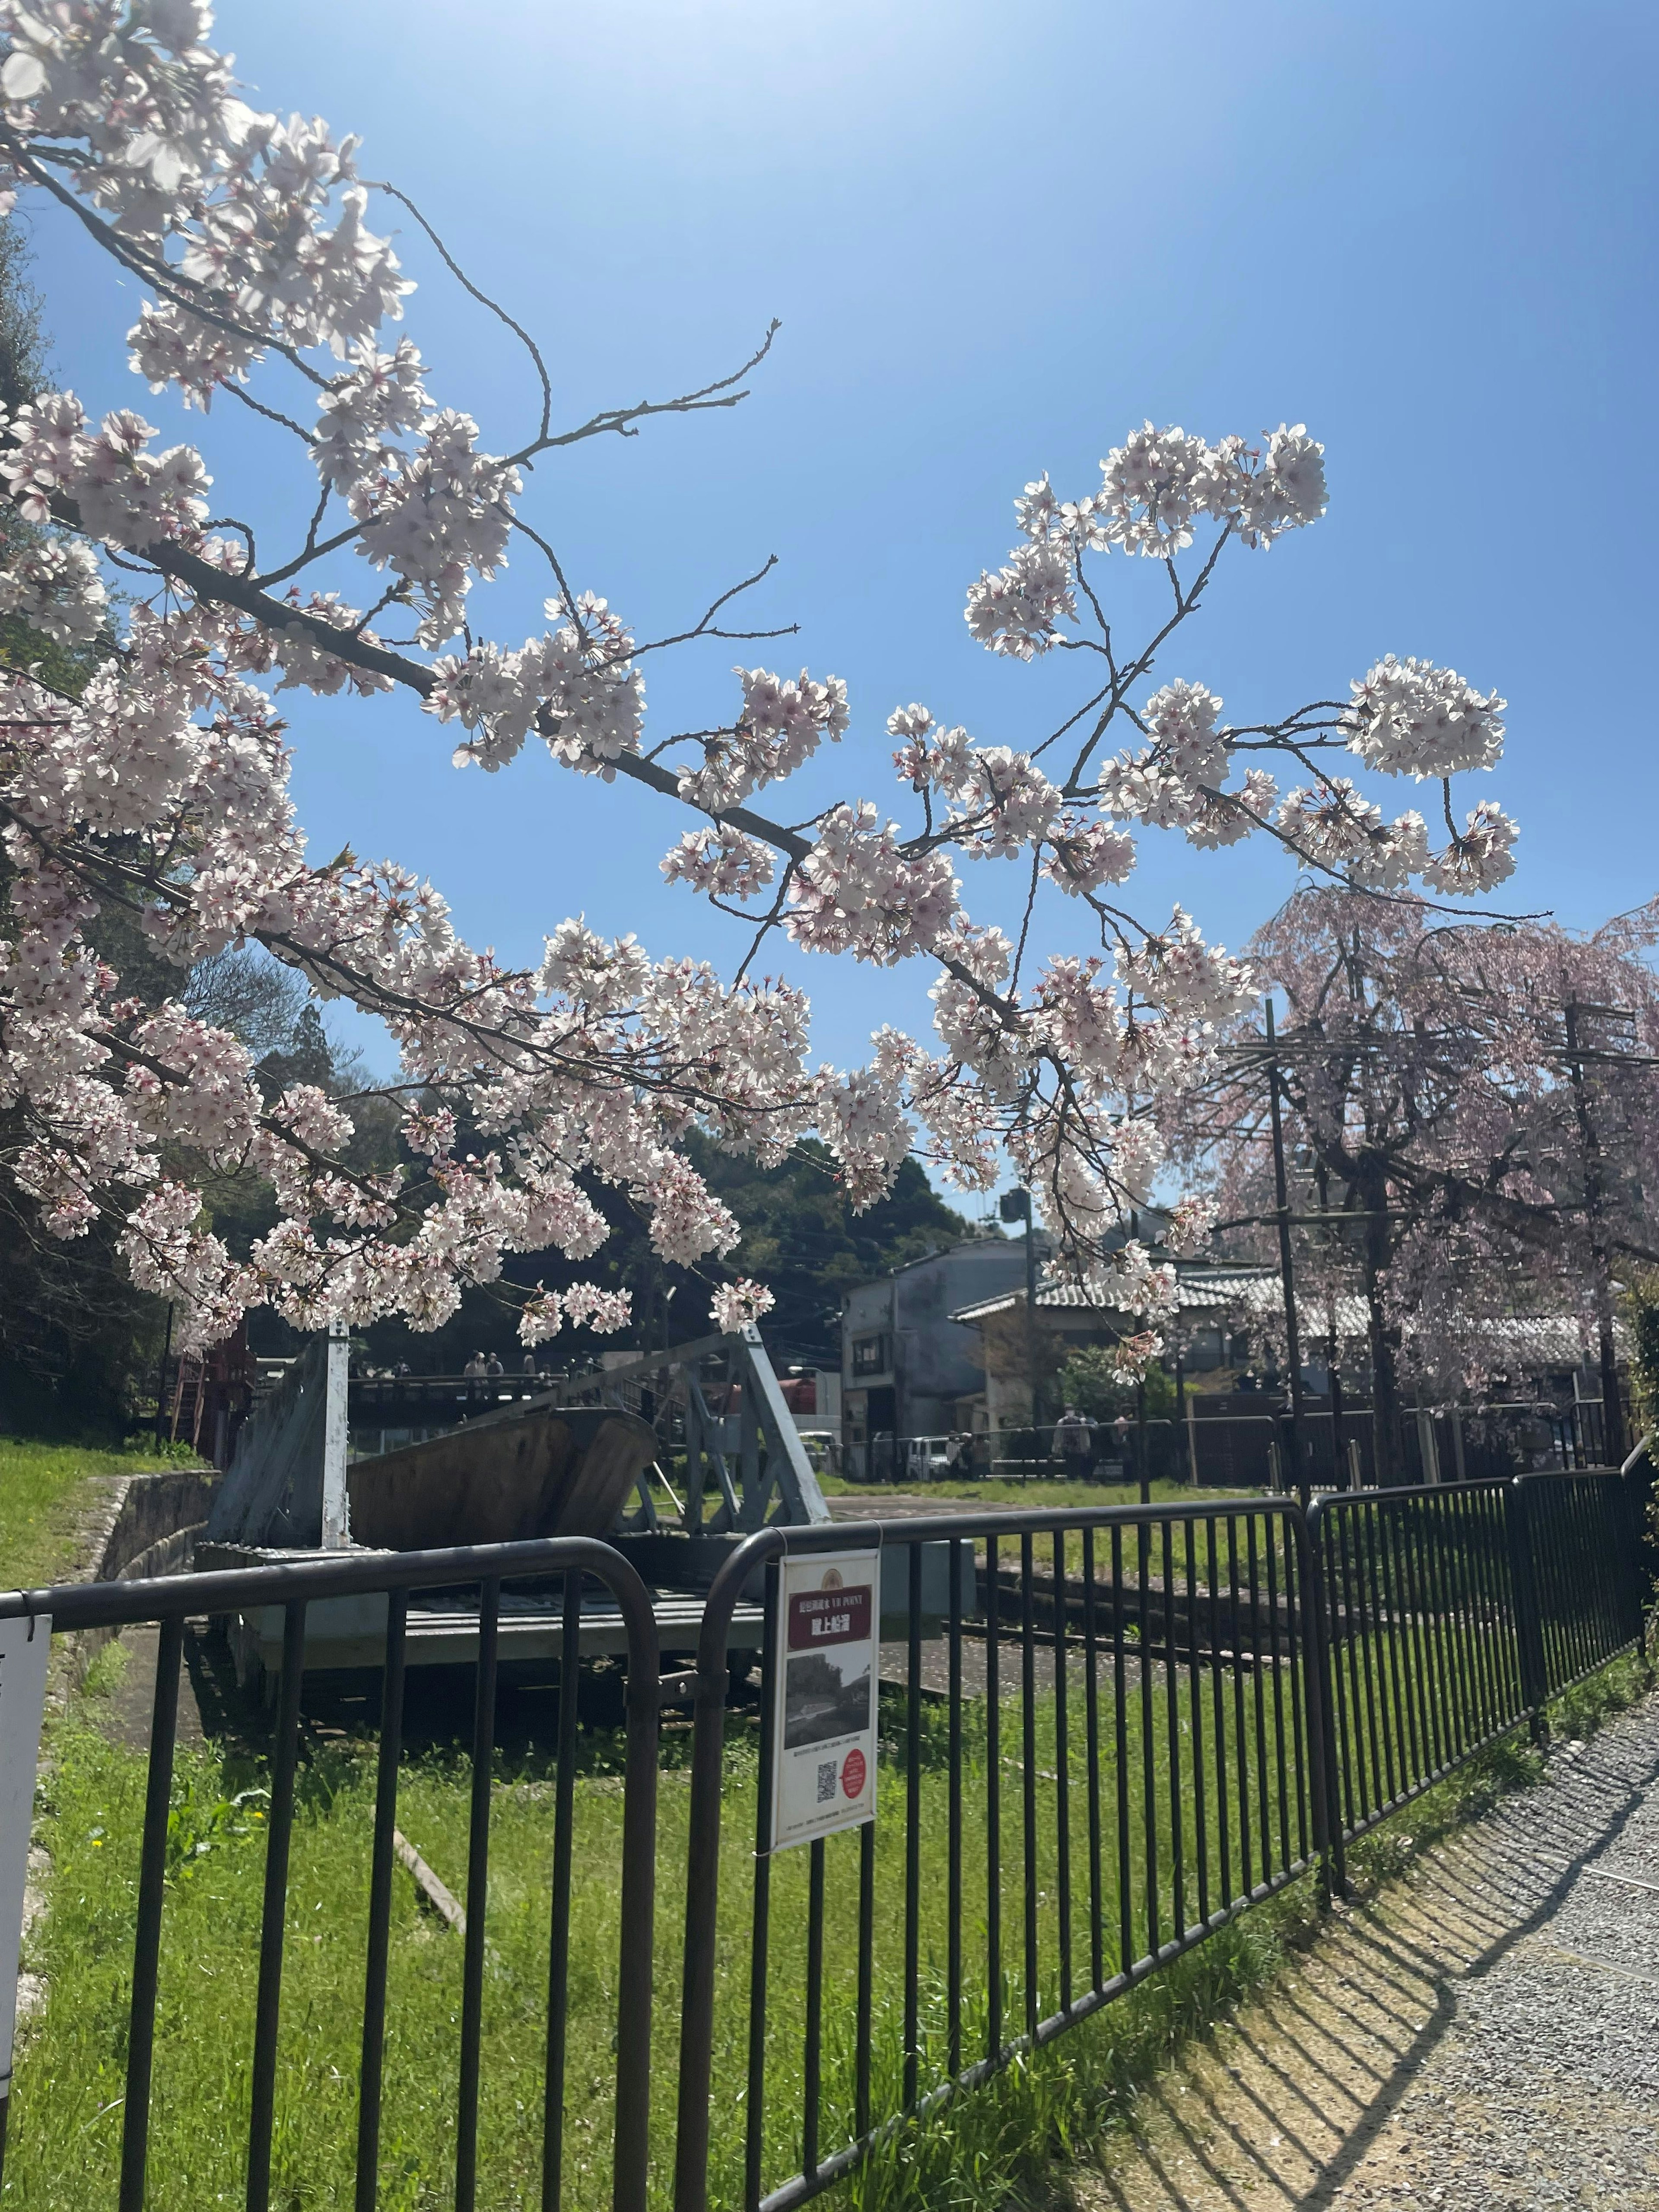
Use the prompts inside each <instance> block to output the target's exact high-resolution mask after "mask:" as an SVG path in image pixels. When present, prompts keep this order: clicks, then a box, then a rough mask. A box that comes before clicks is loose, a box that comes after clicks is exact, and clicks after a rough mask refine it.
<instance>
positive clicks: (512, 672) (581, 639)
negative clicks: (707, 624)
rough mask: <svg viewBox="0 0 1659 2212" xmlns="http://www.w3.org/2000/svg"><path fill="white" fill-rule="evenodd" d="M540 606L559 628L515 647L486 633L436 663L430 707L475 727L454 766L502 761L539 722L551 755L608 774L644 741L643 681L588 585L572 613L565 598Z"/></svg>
mask: <svg viewBox="0 0 1659 2212" xmlns="http://www.w3.org/2000/svg"><path fill="white" fill-rule="evenodd" d="M544 611H545V613H546V616H547V618H548V620H549V621H550V623H557V624H558V625H559V626H558V628H557V629H553V630H550V631H549V632H548V633H547V634H546V635H544V636H542V637H539V638H531V639H529V640H528V641H526V643H525V644H524V645H522V646H520V647H519V648H518V649H517V650H516V651H511V652H509V651H507V650H504V649H503V648H502V647H500V646H496V645H492V644H490V643H489V642H488V641H482V642H480V643H478V644H477V645H474V646H472V647H471V648H470V649H469V651H468V652H467V653H465V655H461V656H457V655H453V654H452V655H447V656H446V657H444V658H442V659H438V660H436V661H435V662H434V663H433V673H434V675H435V678H436V679H437V680H436V681H435V684H433V686H432V689H431V690H430V691H428V694H427V696H426V700H425V702H424V703H425V706H426V709H427V711H428V714H435V715H436V716H437V718H438V720H440V721H441V722H450V721H459V723H461V724H462V726H464V727H465V728H466V729H468V730H470V731H471V732H474V734H473V735H472V736H471V737H469V738H465V740H464V741H463V742H462V743H461V744H459V745H458V746H457V747H456V749H455V752H454V755H453V758H454V762H455V765H456V766H457V767H458V768H466V767H477V768H482V769H488V770H490V771H491V772H493V771H495V769H501V768H505V767H506V766H507V763H508V762H509V761H512V760H513V759H515V758H516V757H517V756H518V754H519V753H520V750H522V748H523V745H524V741H525V739H526V737H527V736H528V735H529V734H530V732H531V730H532V728H540V729H542V730H543V731H544V732H545V735H546V738H547V744H548V749H549V750H550V752H551V753H552V755H553V757H554V758H555V760H556V761H560V762H562V763H563V764H564V766H565V767H567V768H574V769H577V770H578V771H579V773H580V774H582V775H599V776H603V777H605V778H606V779H607V780H608V779H609V778H611V777H612V776H614V775H615V774H616V763H617V760H618V759H620V758H621V757H622V755H623V753H635V752H637V751H638V750H639V747H640V726H641V720H642V719H643V717H644V714H645V680H644V678H642V677H641V674H640V672H639V671H638V669H637V668H635V667H634V666H633V665H632V663H631V662H630V660H629V653H631V651H632V649H633V640H632V638H631V637H630V636H629V634H628V632H627V630H626V629H624V628H623V624H622V623H621V622H620V621H619V620H618V619H617V617H616V616H615V615H614V614H613V613H612V612H611V609H610V607H609V606H608V605H606V603H605V600H603V599H595V598H594V597H593V595H592V592H583V593H582V594H581V596H580V598H579V599H577V601H576V604H575V607H574V612H572V611H569V610H568V609H567V608H566V606H565V604H564V602H563V601H562V599H549V600H548V601H547V603H546V606H545V609H544ZM567 616H568V619H566V617H567Z"/></svg>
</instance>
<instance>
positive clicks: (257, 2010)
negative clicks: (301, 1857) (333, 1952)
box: [247, 1598, 306, 2212]
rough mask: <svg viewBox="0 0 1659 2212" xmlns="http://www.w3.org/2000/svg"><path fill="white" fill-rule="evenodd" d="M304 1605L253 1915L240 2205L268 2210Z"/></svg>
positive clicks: (293, 1606) (291, 1659) (292, 1652)
mask: <svg viewBox="0 0 1659 2212" xmlns="http://www.w3.org/2000/svg"><path fill="white" fill-rule="evenodd" d="M305 1654H306V1606H305V1600H304V1599H303V1598H295V1599H294V1600H292V1601H290V1602H289V1604H288V1605H285V1606H284V1607H283V1676H282V1685H281V1687H280V1689H279V1690H278V1692H277V1698H276V1744H275V1747H274V1757H273V1759H272V1761H271V1775H270V1833H269V1834H268V1835H267V1836H266V1838H265V1883H264V1900H263V1904H262V1906H261V1917H260V1923H259V1984H258V1995H257V1996H256V1997H255V1999H254V2005H253V2080H252V2099H251V2110H250V2112H249V2116H248V2148H247V2212H270V2146H271V2136H272V2131H273V2129H274V2127H275V2124H276V2031H277V2027H278V2025H279V2023H280V2021H281V2017H282V2007H283V1935H284V1933H285V1932H286V1922H287V1918H288V1854H289V1843H290V1841H291V1840H292V1838H293V1833H294V1778H295V1770H296V1768H297V1766H298V1765H299V1756H300V1691H301V1684H302V1680H303V1677H304V1672H305Z"/></svg>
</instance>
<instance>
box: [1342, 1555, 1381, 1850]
mask: <svg viewBox="0 0 1659 2212" xmlns="http://www.w3.org/2000/svg"><path fill="white" fill-rule="evenodd" d="M1342 1529H1343V1549H1344V1553H1345V1555H1346V1554H1347V1553H1352V1557H1353V1586H1354V1601H1353V1604H1352V1610H1351V1612H1350V1616H1349V1620H1348V1648H1349V1650H1351V1651H1352V1650H1358V1653H1359V1656H1360V1662H1361V1664H1360V1670H1359V1671H1360V1679H1361V1680H1363V1681H1364V1686H1365V1687H1364V1711H1365V1731H1364V1741H1362V1742H1360V1743H1358V1744H1356V1745H1355V1747H1354V1755H1355V1757H1356V1758H1358V1759H1361V1760H1362V1761H1363V1760H1364V1759H1365V1756H1366V1753H1368V1752H1369V1753H1370V1783H1371V1792H1372V1796H1373V1800H1374V1802H1375V1803H1376V1807H1377V1809H1378V1810H1379V1811H1381V1809H1382V1808H1383V1806H1384V1805H1386V1804H1387V1803H1388V1802H1389V1799H1388V1793H1387V1790H1386V1787H1385V1785H1384V1783H1383V1767H1384V1765H1385V1764H1386V1761H1385V1759H1384V1757H1383V1741H1384V1738H1385V1735H1386V1728H1385V1725H1384V1723H1383V1715H1382V1712H1381V1710H1380V1706H1379V1700H1378V1697H1377V1668H1376V1666H1375V1664H1374V1663H1373V1655H1372V1649H1371V1647H1372V1645H1373V1644H1374V1642H1375V1640H1376V1638H1375V1635H1374V1632H1373V1630H1372V1626H1371V1623H1372V1621H1373V1620H1375V1618H1376V1585H1375V1580H1374V1577H1372V1575H1371V1573H1370V1545H1369V1543H1368V1542H1367V1541H1366V1539H1367V1537H1368V1536H1369V1534H1370V1530H1369V1528H1367V1527H1366V1522H1365V1516H1364V1515H1363V1514H1359V1513H1348V1512H1344V1514H1343V1516H1342Z"/></svg>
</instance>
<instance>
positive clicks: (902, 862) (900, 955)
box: [787, 799, 958, 968]
mask: <svg viewBox="0 0 1659 2212" xmlns="http://www.w3.org/2000/svg"><path fill="white" fill-rule="evenodd" d="M957 888H958V887H957V878H956V876H955V874H954V873H953V872H952V870H951V864H950V861H949V860H948V859H947V858H946V857H945V854H943V853H938V852H935V853H929V854H925V855H924V856H923V857H922V858H921V859H919V860H909V859H907V858H906V857H905V854H904V853H903V852H902V848H901V839H900V835H899V830H898V827H897V824H896V823H892V822H887V823H884V822H883V821H882V819H881V817H880V815H879V814H878V812H877V811H876V808H875V806H874V805H873V803H872V801H871V800H869V799H864V800H861V801H860V803H859V805H856V806H847V805H842V806H837V807H835V808H832V809H831V811H830V812H829V815H828V816H827V817H825V818H824V819H823V822H822V823H820V824H819V828H818V836H817V843H816V844H815V845H814V846H813V848H812V849H811V852H810V853H809V854H807V856H806V858H805V860H803V861H802V862H801V865H800V868H799V872H798V873H797V875H796V877H795V879H794V881H793V884H791V886H790V891H789V900H790V904H789V913H788V916H787V927H788V931H789V934H790V936H791V937H793V939H794V940H795V942H796V943H797V944H798V945H805V946H806V947H807V948H808V950H809V951H814V952H851V953H852V954H853V955H854V957H855V958H857V959H860V960H869V961H873V962H874V963H876V965H877V966H878V967H883V968H886V967H890V966H891V965H892V964H893V963H894V962H896V961H898V960H902V959H904V958H906V957H908V955H909V954H910V953H912V952H916V951H927V950H928V949H930V948H931V947H932V946H933V945H936V944H937V943H938V941H939V938H940V937H941V936H942V934H943V933H944V932H945V930H946V929H947V928H948V927H949V926H950V922H951V917H952V915H954V914H955V913H956V910H957Z"/></svg>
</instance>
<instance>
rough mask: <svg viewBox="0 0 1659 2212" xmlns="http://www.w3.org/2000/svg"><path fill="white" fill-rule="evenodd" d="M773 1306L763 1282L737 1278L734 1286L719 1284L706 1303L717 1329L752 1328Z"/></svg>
mask: <svg viewBox="0 0 1659 2212" xmlns="http://www.w3.org/2000/svg"><path fill="white" fill-rule="evenodd" d="M776 1303H777V1301H776V1300H775V1298H774V1297H773V1296H772V1293H771V1291H769V1290H768V1289H767V1287H766V1285H764V1284H763V1283H757V1282H756V1281H754V1280H753V1279H752V1278H751V1277H750V1276H748V1275H739V1276H738V1279H737V1281H736V1282H735V1283H722V1284H721V1285H720V1287H719V1288H718V1289H717V1290H716V1291H715V1292H714V1296H713V1297H711V1298H710V1299H709V1301H708V1310H709V1314H710V1316H711V1317H712V1318H713V1321H714V1326H715V1328H723V1329H739V1328H753V1326H754V1325H755V1323H756V1322H757V1321H759V1320H760V1318H761V1316H763V1314H769V1313H770V1312H771V1310H772V1308H773V1307H774V1305H775V1304H776Z"/></svg>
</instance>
